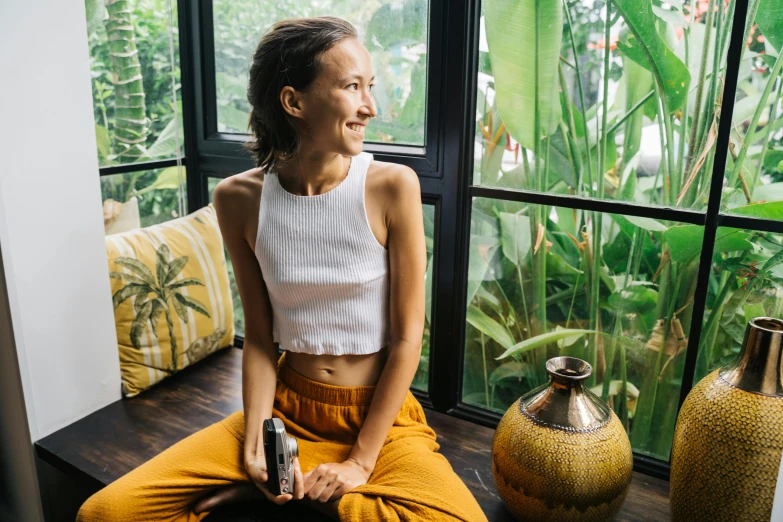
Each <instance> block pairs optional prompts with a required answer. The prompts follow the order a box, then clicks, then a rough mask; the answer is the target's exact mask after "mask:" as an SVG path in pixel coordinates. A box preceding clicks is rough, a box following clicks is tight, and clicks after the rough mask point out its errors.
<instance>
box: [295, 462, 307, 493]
mask: <svg viewBox="0 0 783 522" xmlns="http://www.w3.org/2000/svg"><path fill="white" fill-rule="evenodd" d="M304 494H305V489H304V477H303V476H302V468H301V467H299V457H294V498H295V499H297V500H302V499H303V498H304Z"/></svg>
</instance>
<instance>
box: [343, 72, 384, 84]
mask: <svg viewBox="0 0 783 522" xmlns="http://www.w3.org/2000/svg"><path fill="white" fill-rule="evenodd" d="M354 78H358V79H359V80H363V79H364V76H362V75H361V74H351V75H348V76H345V77H343V78H340V79H339V80H337V81H339V82H341V83H342V82H347V81H348V80H353V79H354ZM374 79H375V76H373V77H372V78H370V81H373V80H374Z"/></svg>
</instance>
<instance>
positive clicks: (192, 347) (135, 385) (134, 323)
mask: <svg viewBox="0 0 783 522" xmlns="http://www.w3.org/2000/svg"><path fill="white" fill-rule="evenodd" d="M106 254H107V257H108V260H109V272H110V275H111V292H112V296H113V303H114V320H115V323H116V327H117V342H118V344H119V352H120V371H121V374H122V393H123V395H124V396H125V397H133V396H134V395H136V394H138V393H139V392H141V391H143V390H145V389H147V388H149V387H150V386H152V385H153V384H155V383H156V382H160V381H161V380H163V379H165V378H166V377H168V376H169V375H172V374H174V373H176V372H178V371H179V370H181V369H183V368H185V367H187V366H189V365H191V364H193V363H194V362H196V361H198V360H199V359H202V358H203V357H205V356H207V355H209V354H211V353H213V352H214V351H216V350H218V349H220V348H225V347H227V346H231V345H232V344H233V342H234V310H233V306H232V301H231V289H230V286H229V282H228V271H227V269H226V258H225V253H224V251H223V239H222V237H221V235H220V229H219V228H218V224H217V216H216V214H215V208H214V207H213V206H212V205H211V204H210V205H209V206H208V207H204V208H202V209H200V210H198V211H196V212H193V213H192V214H190V215H187V216H185V217H182V218H179V219H175V220H172V221H169V222H167V223H163V224H160V225H155V226H151V227H147V228H140V229H136V230H131V231H129V232H124V233H122V234H114V235H109V236H106ZM174 353H176V357H173V354H174Z"/></svg>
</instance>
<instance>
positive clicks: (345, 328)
mask: <svg viewBox="0 0 783 522" xmlns="http://www.w3.org/2000/svg"><path fill="white" fill-rule="evenodd" d="M356 34H357V33H356V31H355V29H354V28H353V26H351V25H350V24H349V23H347V22H345V21H344V20H341V19H339V18H334V17H320V18H304V19H290V20H284V21H281V22H278V23H276V24H275V25H274V26H273V27H272V28H271V29H270V30H269V31H267V32H266V33H265V34H264V36H263V37H262V38H261V40H260V42H259V44H258V47H257V49H256V51H255V53H254V54H253V58H252V65H251V67H250V81H249V85H248V100H249V101H250V104H251V113H250V125H251V127H252V130H253V140H252V141H251V142H250V143H249V144H248V145H247V148H248V149H249V150H250V151H251V153H252V155H253V157H254V159H255V161H256V164H257V167H256V168H253V169H250V170H248V171H246V172H242V173H240V174H236V175H234V176H230V177H229V178H227V179H225V180H223V181H221V182H220V183H219V184H218V185H217V187H216V188H215V191H214V202H215V208H216V210H217V214H218V221H219V224H220V229H221V233H222V237H223V239H224V241H225V245H226V248H227V249H228V252H229V254H230V256H231V260H232V264H233V268H234V273H235V276H236V282H237V287H238V291H239V294H240V297H241V300H242V305H243V308H244V313H245V316H246V317H247V318H248V320H247V322H246V324H245V338H244V353H243V363H242V364H243V372H242V375H243V377H242V392H243V410H241V411H237V412H235V413H233V414H232V415H230V416H228V417H227V418H226V419H224V420H223V421H221V422H220V423H219V424H220V426H217V425H213V426H210V427H208V428H206V429H204V430H201V431H200V432H198V433H195V434H194V435H191V436H190V437H188V438H186V439H185V440H183V441H180V442H179V443H178V444H176V445H175V446H173V447H172V448H170V449H168V450H166V451H165V452H163V453H162V454H161V455H159V456H158V457H156V458H155V459H153V460H151V461H149V462H147V463H146V464H145V465H143V466H142V467H140V468H137V469H136V470H134V471H133V472H132V473H130V474H128V475H126V476H125V477H123V478H122V479H120V480H118V481H116V482H114V483H112V484H111V485H110V486H108V487H107V488H105V489H104V490H102V491H101V492H99V493H98V494H96V495H94V496H93V497H92V498H91V499H90V500H88V502H87V503H86V504H85V506H83V508H82V510H81V511H80V514H79V521H80V522H87V521H92V520H104V519H106V518H107V516H109V514H110V515H111V516H112V517H116V518H125V517H126V516H127V515H128V514H129V513H131V512H133V513H134V514H138V513H149V514H150V515H149V516H150V519H156V520H157V519H161V518H171V517H172V516H174V515H175V514H176V513H180V514H181V515H182V518H183V520H194V521H195V520H201V518H202V517H203V516H205V515H206V514H207V513H208V512H210V511H212V510H214V508H215V507H216V506H218V505H221V504H224V503H228V502H231V501H235V500H237V499H239V498H247V497H248V496H249V497H262V496H263V497H266V498H268V499H269V500H271V501H273V502H275V503H277V504H285V503H287V502H290V501H304V502H306V503H308V504H311V505H312V506H313V507H315V508H316V509H319V510H321V511H323V512H325V513H327V514H328V515H330V516H332V517H333V518H336V519H339V520H398V519H405V520H418V519H426V520H444V521H445V520H449V521H451V520H463V521H467V520H470V521H479V522H480V521H482V520H486V517H485V516H484V514H483V513H482V511H481V508H480V507H479V505H478V503H477V502H476V500H475V498H474V497H473V496H472V494H471V493H470V491H469V490H468V488H467V487H466V485H465V484H464V483H463V482H462V481H461V479H460V478H459V477H458V476H457V474H456V473H455V472H454V470H453V469H452V467H451V465H450V464H449V462H448V461H447V460H446V458H445V457H443V455H441V454H440V453H438V449H439V444H438V443H437V442H436V436H435V433H434V431H433V430H432V428H430V426H429V425H428V424H427V419H426V417H425V414H424V410H423V409H422V406H421V404H419V402H418V400H417V399H416V398H415V396H414V395H413V394H412V393H411V392H410V391H409V388H410V387H411V384H412V381H413V378H414V376H415V375H416V373H417V371H418V368H419V364H420V357H421V352H422V338H423V333H424V327H425V323H426V313H425V303H426V296H425V284H424V283H425V273H426V271H427V269H426V266H427V247H426V240H425V237H424V218H423V212H422V203H421V193H420V186H419V180H418V177H417V175H416V173H415V172H414V171H413V170H412V169H410V168H409V167H406V166H402V165H398V164H395V163H386V162H381V161H375V160H374V157H373V154H370V153H368V152H365V151H363V141H364V140H363V138H364V130H365V128H366V126H367V124H368V123H369V121H370V120H371V119H372V118H374V117H376V116H377V115H378V111H377V107H376V105H375V99H374V96H373V93H372V86H373V81H374V76H375V75H374V72H373V67H372V61H371V57H370V54H369V52H368V51H367V49H366V48H365V47H364V46H363V45H362V43H361V42H359V41H358V40H357V37H356ZM278 345H279V346H280V347H282V348H283V349H284V350H285V351H286V353H285V354H284V355H283V357H281V358H279V359H278V357H277V353H278V352H277V350H278ZM270 417H275V418H279V419H280V420H281V421H282V422H283V425H284V426H285V429H286V432H287V434H288V435H290V436H292V437H294V438H295V439H296V440H297V444H298V448H299V457H298V458H296V459H294V460H293V463H292V465H293V470H292V471H293V473H292V476H293V477H294V484H293V487H292V488H291V491H290V492H287V493H285V494H283V495H274V494H272V493H270V491H269V490H268V489H267V487H266V483H267V480H268V474H267V469H266V458H265V455H264V444H263V440H262V439H263V436H262V431H261V425H262V423H263V421H264V420H266V419H269V418H270ZM223 428H225V429H223ZM204 448H209V449H210V451H209V452H204ZM206 453H208V454H206ZM300 460H301V463H300ZM183 463H186V464H183ZM161 476H164V477H165V479H164V482H165V483H166V484H169V486H170V488H169V489H167V490H166V491H164V492H160V488H159V484H160V481H159V480H155V481H153V480H152V477H161ZM152 482H154V483H155V484H156V488H155V490H154V491H153V490H150V488H149V486H148V484H150V483H152ZM118 499H121V500H118ZM136 519H137V520H138V516H137V517H136Z"/></svg>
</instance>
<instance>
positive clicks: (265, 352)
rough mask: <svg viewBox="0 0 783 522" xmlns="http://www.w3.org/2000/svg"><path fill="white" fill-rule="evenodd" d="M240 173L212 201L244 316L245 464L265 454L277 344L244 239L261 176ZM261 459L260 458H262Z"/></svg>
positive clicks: (255, 208)
mask: <svg viewBox="0 0 783 522" xmlns="http://www.w3.org/2000/svg"><path fill="white" fill-rule="evenodd" d="M243 176H244V174H240V175H237V176H232V177H230V178H226V179H224V180H223V181H221V182H220V183H219V184H218V185H217V187H216V188H215V193H214V201H215V210H216V211H217V216H218V223H219V224H220V231H221V234H222V235H223V241H224V242H225V245H226V248H227V250H228V253H229V256H230V257H231V262H232V265H233V267H234V276H235V277H236V282H237V288H238V289H239V296H240V298H241V300H242V308H243V309H244V312H245V317H246V318H247V321H246V322H245V342H244V348H243V351H242V404H243V409H244V412H245V465H246V466H247V464H248V462H249V461H250V460H255V459H257V458H258V457H263V455H264V443H263V437H262V436H261V426H262V423H263V421H264V419H268V418H270V417H271V416H272V407H273V405H274V400H275V389H276V386H277V348H276V346H275V343H274V341H273V339H272V326H271V323H272V314H271V305H270V303H269V295H268V294H267V290H266V284H265V283H264V278H263V276H262V274H261V268H260V267H259V265H258V260H257V259H256V257H255V253H254V252H253V248H252V247H251V246H250V244H249V243H248V241H249V240H251V239H252V238H251V237H250V236H251V235H252V232H248V230H251V231H252V230H253V229H254V228H255V227H251V226H250V224H251V223H252V221H251V220H253V219H255V216H258V205H259V201H260V186H261V182H260V180H256V179H243ZM261 460H263V458H262V459H261Z"/></svg>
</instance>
